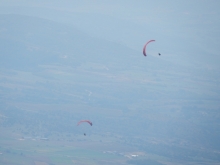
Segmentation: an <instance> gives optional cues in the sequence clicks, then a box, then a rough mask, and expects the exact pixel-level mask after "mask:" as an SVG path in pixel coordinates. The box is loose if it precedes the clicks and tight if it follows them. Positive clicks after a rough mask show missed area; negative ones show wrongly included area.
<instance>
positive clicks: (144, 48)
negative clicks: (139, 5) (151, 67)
mask: <svg viewBox="0 0 220 165" xmlns="http://www.w3.org/2000/svg"><path fill="white" fill-rule="evenodd" d="M153 41H155V40H150V41H148V42H147V43H146V44H145V45H144V47H143V55H144V56H147V54H146V47H147V45H148V44H149V43H150V42H153Z"/></svg>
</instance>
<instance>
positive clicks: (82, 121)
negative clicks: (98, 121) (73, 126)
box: [77, 120, 92, 126]
mask: <svg viewBox="0 0 220 165" xmlns="http://www.w3.org/2000/svg"><path fill="white" fill-rule="evenodd" d="M84 122H87V123H89V124H90V125H91V126H92V122H91V121H89V120H81V121H79V122H78V123H77V125H80V124H81V123H84Z"/></svg>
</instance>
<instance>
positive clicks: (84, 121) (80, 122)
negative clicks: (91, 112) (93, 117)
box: [77, 120, 92, 136]
mask: <svg viewBox="0 0 220 165" xmlns="http://www.w3.org/2000/svg"><path fill="white" fill-rule="evenodd" d="M82 123H88V124H89V125H91V126H92V122H91V121H89V120H81V121H79V122H78V123H77V126H79V125H80V124H82ZM83 135H84V136H86V133H85V132H84V133H83Z"/></svg>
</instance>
